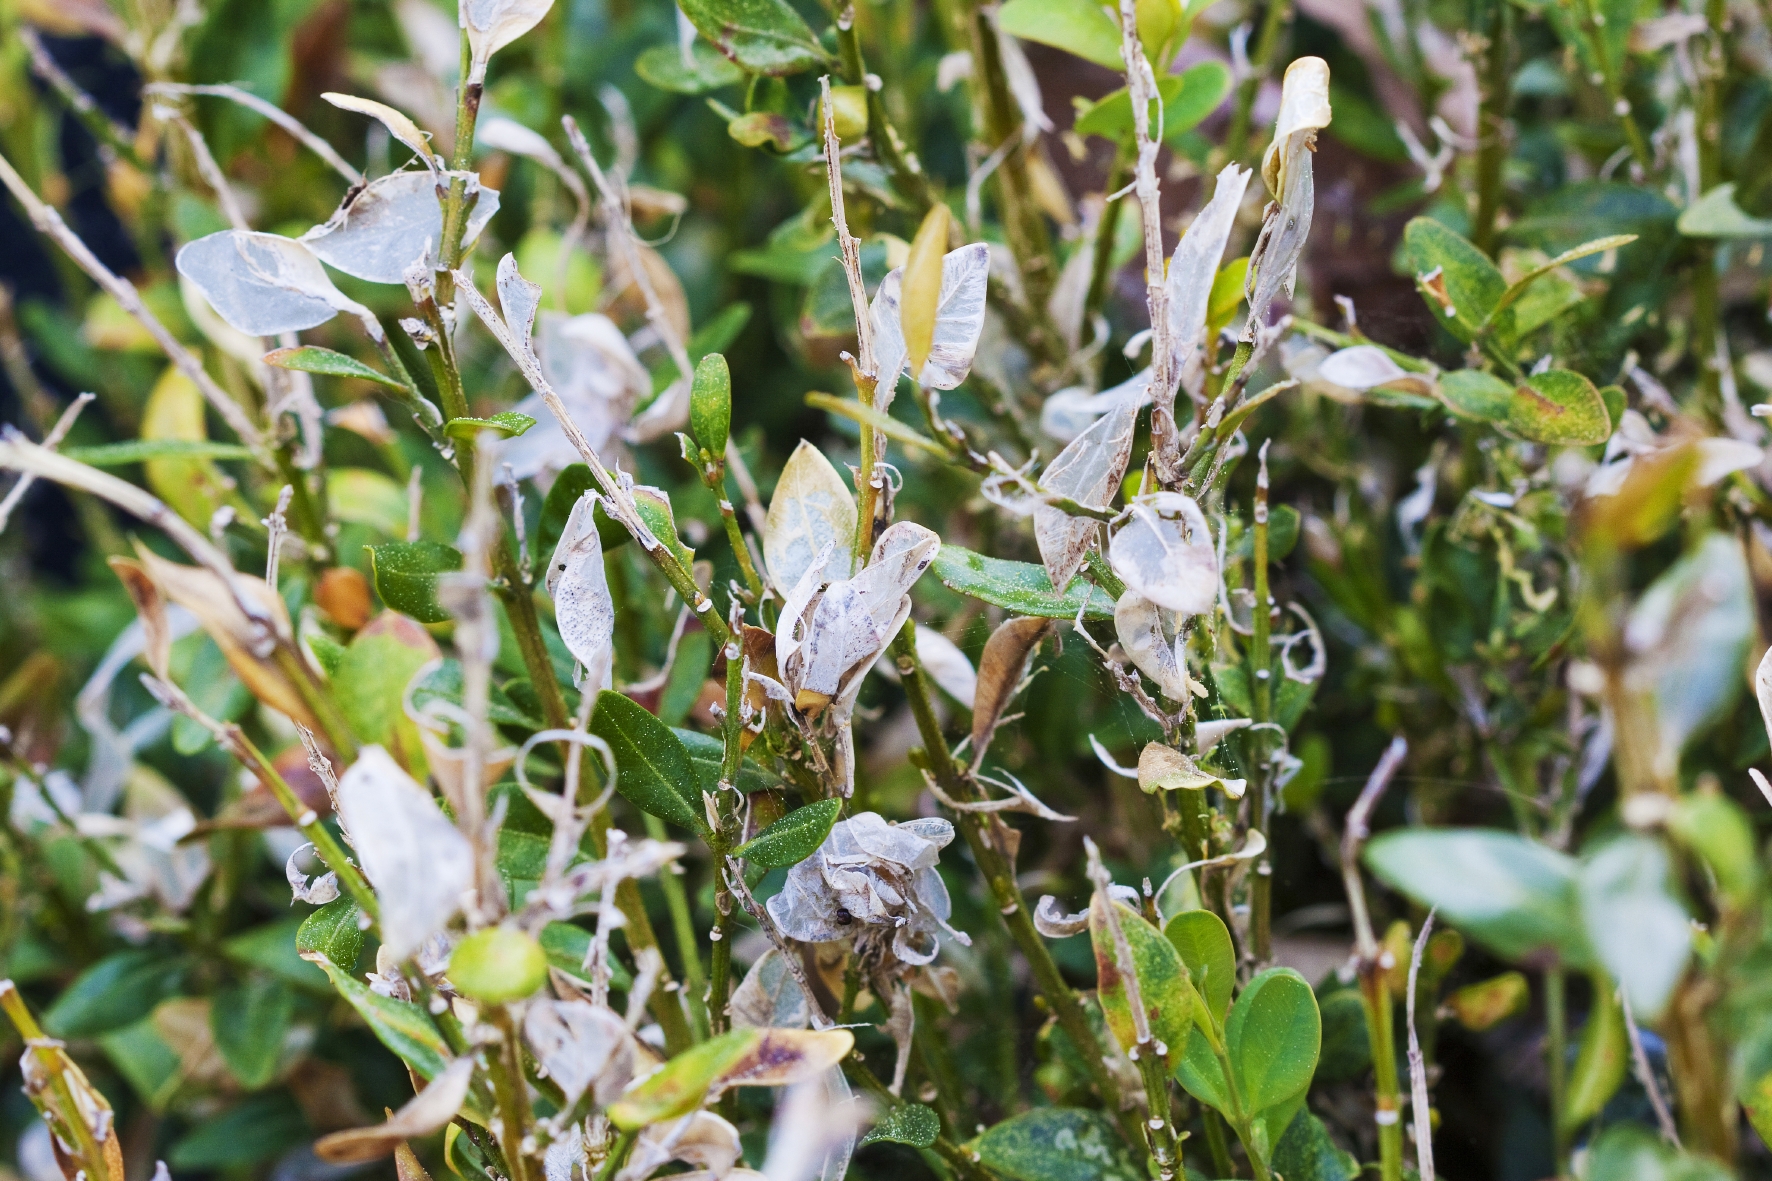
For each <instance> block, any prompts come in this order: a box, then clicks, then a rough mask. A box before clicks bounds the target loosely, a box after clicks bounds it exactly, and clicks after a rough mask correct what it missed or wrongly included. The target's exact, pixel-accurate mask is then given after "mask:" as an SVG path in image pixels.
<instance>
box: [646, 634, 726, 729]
mask: <svg viewBox="0 0 1772 1181" xmlns="http://www.w3.org/2000/svg"><path fill="white" fill-rule="evenodd" d="M713 667H714V637H713V636H711V635H709V634H708V633H707V632H706V631H703V630H702V629H701V628H696V629H695V630H693V631H686V632H684V633H683V636H682V638H681V639H679V640H678V641H677V658H676V659H675V660H673V661H672V662H671V671H670V675H669V676H668V677H667V678H666V679H665V684H664V688H663V689H662V690H661V691H660V692H659V695H658V717H659V720H660V721H662V722H664V724H665V725H667V726H671V727H676V726H680V725H682V723H683V720H684V719H685V718H687V717H688V716H689V711H690V710H692V709H694V708H695V703H696V701H697V700H699V699H700V697H701V691H702V689H703V688H704V687H705V686H706V685H707V683H708V673H709V671H710V670H711V669H712V668H713Z"/></svg>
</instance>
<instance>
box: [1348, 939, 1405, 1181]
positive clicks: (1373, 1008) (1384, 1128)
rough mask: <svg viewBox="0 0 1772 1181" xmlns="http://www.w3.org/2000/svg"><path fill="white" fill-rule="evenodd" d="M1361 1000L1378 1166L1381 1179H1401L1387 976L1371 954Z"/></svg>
mask: <svg viewBox="0 0 1772 1181" xmlns="http://www.w3.org/2000/svg"><path fill="white" fill-rule="evenodd" d="M1359 972H1360V999H1361V1001H1362V1002H1363V1003H1364V1005H1365V1009H1366V1036H1367V1040H1368V1041H1369V1043H1370V1045H1371V1047H1372V1074H1373V1081H1374V1089H1375V1090H1376V1092H1377V1096H1376V1098H1377V1103H1376V1106H1377V1108H1378V1111H1377V1114H1376V1116H1375V1118H1376V1120H1377V1122H1378V1167H1379V1176H1380V1178H1381V1181H1402V1179H1403V1117H1402V1103H1401V1101H1400V1100H1399V1099H1398V1090H1397V1035H1396V1031H1395V1030H1394V1029H1393V1028H1392V1021H1393V1020H1394V1015H1393V1013H1392V1008H1393V1006H1392V1004H1391V989H1390V977H1389V974H1388V973H1387V972H1385V970H1384V969H1383V968H1382V967H1380V966H1379V963H1378V960H1377V958H1376V957H1374V958H1373V959H1371V960H1363V961H1362V962H1361V963H1360V965H1359Z"/></svg>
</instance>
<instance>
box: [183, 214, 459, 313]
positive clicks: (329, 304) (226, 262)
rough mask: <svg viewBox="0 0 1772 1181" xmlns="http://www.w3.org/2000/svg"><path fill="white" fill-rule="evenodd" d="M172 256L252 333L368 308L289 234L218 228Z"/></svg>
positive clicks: (205, 294)
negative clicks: (340, 286) (336, 284)
mask: <svg viewBox="0 0 1772 1181" xmlns="http://www.w3.org/2000/svg"><path fill="white" fill-rule="evenodd" d="M439 224H441V223H439ZM174 261H175V263H176V265H177V267H178V272H179V274H180V275H183V276H184V277H185V278H187V279H189V280H190V281H191V282H192V284H194V285H195V286H196V288H197V290H198V291H199V292H201V293H202V295H203V298H204V299H205V300H207V301H208V302H209V306H210V307H212V308H214V309H215V311H216V314H217V315H219V316H220V317H221V318H222V319H223V320H224V321H226V322H227V324H228V326H229V327H231V328H234V329H237V330H238V331H240V332H244V333H247V334H249V335H251V336H277V335H279V334H281V333H284V332H300V331H301V330H302V329H304V328H313V327H315V326H316V325H319V324H324V323H326V321H328V320H330V319H332V317H334V316H335V315H337V314H338V313H339V312H351V313H352V314H354V315H358V316H367V315H368V314H369V311H368V309H367V308H365V307H364V306H363V305H362V304H360V303H357V302H356V301H355V300H352V299H350V298H348V297H347V296H346V295H345V294H344V292H342V291H340V290H339V289H338V288H337V287H334V286H333V285H332V280H331V279H329V278H327V277H326V269H325V268H324V267H322V266H321V265H320V260H319V259H318V258H316V257H315V256H314V252H313V251H312V250H310V249H309V248H308V247H307V246H305V245H303V244H302V243H301V242H298V241H296V240H295V239H293V238H284V237H281V236H279V235H277V234H260V233H252V232H248V231H246V230H222V231H220V232H219V233H214V234H210V235H208V236H207V237H203V238H198V239H197V240H196V241H195V242H191V243H189V244H187V245H186V246H185V247H184V248H183V249H182V250H180V251H179V252H178V257H177V258H176V259H175V260H174Z"/></svg>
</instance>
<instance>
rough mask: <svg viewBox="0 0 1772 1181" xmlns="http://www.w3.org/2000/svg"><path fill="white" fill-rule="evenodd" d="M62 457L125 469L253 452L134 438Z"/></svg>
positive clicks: (236, 447)
mask: <svg viewBox="0 0 1772 1181" xmlns="http://www.w3.org/2000/svg"><path fill="white" fill-rule="evenodd" d="M62 454H63V455H65V456H67V457H68V458H69V459H77V460H79V461H80V462H81V463H84V464H88V465H90V466H92V467H122V466H123V465H124V464H129V463H146V462H147V461H149V460H150V459H251V458H252V449H251V448H250V447H244V446H241V445H240V444H239V443H216V442H212V441H210V440H208V439H131V440H129V441H128V442H126V443H100V444H98V445H97V446H95V447H64V448H62Z"/></svg>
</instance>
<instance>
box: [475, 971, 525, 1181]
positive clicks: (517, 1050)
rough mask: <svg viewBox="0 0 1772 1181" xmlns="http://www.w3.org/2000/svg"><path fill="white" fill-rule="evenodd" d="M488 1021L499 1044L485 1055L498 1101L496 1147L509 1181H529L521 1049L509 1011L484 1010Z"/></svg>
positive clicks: (497, 1007)
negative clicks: (505, 1167)
mask: <svg viewBox="0 0 1772 1181" xmlns="http://www.w3.org/2000/svg"><path fill="white" fill-rule="evenodd" d="M487 1018H488V1020H490V1021H491V1023H492V1024H493V1026H494V1027H496V1028H497V1029H498V1032H499V1042H498V1045H496V1046H494V1047H490V1052H489V1053H488V1054H487V1055H486V1072H487V1074H489V1075H490V1076H491V1077H492V1093H493V1095H494V1097H495V1098H496V1099H497V1101H498V1113H499V1129H498V1132H499V1135H498V1141H499V1147H500V1148H502V1149H503V1150H504V1154H505V1163H506V1164H508V1165H509V1166H510V1169H511V1181H529V1159H528V1157H526V1156H525V1155H524V1152H523V1141H524V1139H525V1138H526V1137H527V1136H528V1135H529V1129H530V1124H531V1122H532V1121H531V1118H530V1114H531V1113H530V1109H529V1092H528V1091H527V1090H525V1089H524V1086H523V1050H522V1043H520V1042H519V1041H518V1040H517V1027H516V1024H515V1022H513V1021H512V1020H511V1014H510V1010H508V1009H506V1008H505V1007H504V1006H503V1005H492V1006H489V1007H488V1008H487Z"/></svg>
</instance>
